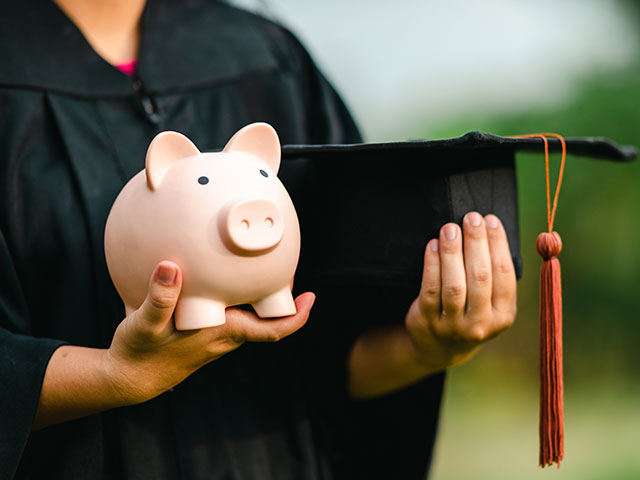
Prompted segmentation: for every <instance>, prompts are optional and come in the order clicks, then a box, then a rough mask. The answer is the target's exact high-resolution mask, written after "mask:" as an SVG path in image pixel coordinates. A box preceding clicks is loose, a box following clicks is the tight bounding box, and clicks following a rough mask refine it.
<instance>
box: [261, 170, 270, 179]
mask: <svg viewBox="0 0 640 480" xmlns="http://www.w3.org/2000/svg"><path fill="white" fill-rule="evenodd" d="M260 174H261V175H262V176H263V177H268V176H269V174H268V173H267V172H265V171H264V170H260Z"/></svg>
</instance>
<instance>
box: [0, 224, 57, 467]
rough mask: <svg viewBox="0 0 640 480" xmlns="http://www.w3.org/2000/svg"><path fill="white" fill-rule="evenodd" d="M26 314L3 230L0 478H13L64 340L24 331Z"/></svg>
mask: <svg viewBox="0 0 640 480" xmlns="http://www.w3.org/2000/svg"><path fill="white" fill-rule="evenodd" d="M27 318H28V312H27V308H26V304H25V301H24V297H23V295H22V292H21V287H20V283H19V281H18V278H17V275H16V271H15V268H14V265H13V262H12V260H11V256H10V254H9V250H8V247H7V243H6V241H5V238H4V235H3V233H2V231H1V230H0V385H2V387H1V388H2V393H1V394H0V459H1V460H2V461H0V478H12V477H13V475H14V473H15V471H16V469H17V466H18V463H19V461H20V456H21V454H22V451H23V449H24V446H25V444H26V442H27V438H28V437H29V433H30V431H31V425H32V423H33V418H34V415H35V412H36V408H37V406H38V399H39V397H40V389H41V387H42V380H43V377H44V372H45V370H46V368H47V363H48V362H49V358H50V357H51V355H52V354H53V352H54V350H55V349H56V348H58V347H59V346H60V345H61V344H63V343H64V342H62V341H59V340H52V339H46V338H35V337H31V336H28V335H25V334H23V333H24V332H25V331H26V330H27V327H26V325H27ZM19 332H20V333H19Z"/></svg>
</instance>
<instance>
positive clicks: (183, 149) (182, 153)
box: [146, 132, 200, 190]
mask: <svg viewBox="0 0 640 480" xmlns="http://www.w3.org/2000/svg"><path fill="white" fill-rule="evenodd" d="M199 153H200V151H199V150H198V149H197V147H196V146H195V145H194V144H193V143H192V142H191V140H189V139H188V138H187V137H185V136H184V135H182V134H181V133H178V132H161V133H159V134H158V135H156V136H155V138H154V139H153V140H152V141H151V144H150V145H149V149H148V150H147V161H146V171H147V185H148V186H149V188H150V189H151V190H156V189H157V188H158V187H159V186H160V182H162V177H164V174H165V173H166V171H167V169H168V168H169V167H170V166H171V164H172V163H173V162H175V161H177V160H180V159H182V158H185V157H191V156H193V155H197V154H199Z"/></svg>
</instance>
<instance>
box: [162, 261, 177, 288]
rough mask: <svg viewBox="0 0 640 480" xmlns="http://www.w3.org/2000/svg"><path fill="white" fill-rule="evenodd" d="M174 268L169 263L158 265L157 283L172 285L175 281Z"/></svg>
mask: <svg viewBox="0 0 640 480" xmlns="http://www.w3.org/2000/svg"><path fill="white" fill-rule="evenodd" d="M176 273H177V272H176V269H175V268H173V267H170V266H169V265H160V266H159V267H158V283H161V284H162V285H173V283H174V282H175V281H176Z"/></svg>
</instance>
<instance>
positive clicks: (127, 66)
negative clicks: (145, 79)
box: [115, 60, 138, 76]
mask: <svg viewBox="0 0 640 480" xmlns="http://www.w3.org/2000/svg"><path fill="white" fill-rule="evenodd" d="M136 65H138V60H131V61H130V62H125V63H120V64H118V65H116V66H115V67H116V68H117V69H118V70H120V71H121V72H122V73H125V74H127V75H129V76H131V75H133V72H135V70H136Z"/></svg>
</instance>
